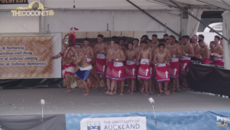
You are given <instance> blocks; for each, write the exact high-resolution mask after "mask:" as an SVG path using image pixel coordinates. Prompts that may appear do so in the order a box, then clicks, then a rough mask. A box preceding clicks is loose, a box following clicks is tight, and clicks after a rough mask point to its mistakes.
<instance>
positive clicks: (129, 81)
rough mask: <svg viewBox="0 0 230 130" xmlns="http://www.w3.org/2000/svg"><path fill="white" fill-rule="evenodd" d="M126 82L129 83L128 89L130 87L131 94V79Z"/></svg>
mask: <svg viewBox="0 0 230 130" xmlns="http://www.w3.org/2000/svg"><path fill="white" fill-rule="evenodd" d="M126 81H127V83H128V87H129V90H128V91H127V93H130V92H131V88H132V85H131V79H127V80H126Z"/></svg>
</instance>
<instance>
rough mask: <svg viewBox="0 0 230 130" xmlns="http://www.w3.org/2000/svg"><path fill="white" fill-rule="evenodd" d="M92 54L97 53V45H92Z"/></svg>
mask: <svg viewBox="0 0 230 130" xmlns="http://www.w3.org/2000/svg"><path fill="white" fill-rule="evenodd" d="M93 52H94V53H98V48H97V44H95V45H94V47H93Z"/></svg>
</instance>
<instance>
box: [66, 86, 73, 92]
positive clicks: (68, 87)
mask: <svg viewBox="0 0 230 130" xmlns="http://www.w3.org/2000/svg"><path fill="white" fill-rule="evenodd" d="M67 89H68V90H67V91H65V92H66V93H70V92H72V88H71V87H70V85H68V86H67Z"/></svg>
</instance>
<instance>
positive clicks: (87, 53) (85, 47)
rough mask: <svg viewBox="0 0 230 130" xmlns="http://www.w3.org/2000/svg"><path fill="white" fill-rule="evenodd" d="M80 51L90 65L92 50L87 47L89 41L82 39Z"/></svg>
mask: <svg viewBox="0 0 230 130" xmlns="http://www.w3.org/2000/svg"><path fill="white" fill-rule="evenodd" d="M82 51H83V52H84V54H85V57H86V59H87V62H88V63H89V64H91V65H92V59H93V58H94V53H93V48H92V47H91V46H89V39H88V38H85V39H84V47H83V48H82Z"/></svg>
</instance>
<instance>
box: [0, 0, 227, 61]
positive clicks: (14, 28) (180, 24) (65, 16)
mask: <svg viewBox="0 0 230 130" xmlns="http://www.w3.org/2000/svg"><path fill="white" fill-rule="evenodd" d="M28 1H29V3H31V2H33V1H40V2H41V3H42V4H43V5H44V7H45V8H48V9H52V10H54V11H55V16H54V17H12V14H11V9H13V8H17V7H27V6H28V5H27V4H10V5H0V18H1V20H0V28H1V29H0V33H13V32H17V33H18V32H23V33H25V32H27V33H28V32H46V31H47V30H48V28H47V26H48V25H49V31H51V32H67V31H69V29H70V28H71V27H77V28H79V31H83V32H86V31H97V32H100V31H105V30H107V29H109V30H111V31H144V32H147V33H148V32H151V33H155V32H161V33H168V34H173V33H172V32H171V31H169V30H167V29H165V27H164V26H162V25H161V24H159V22H156V21H155V20H153V19H151V18H150V17H148V16H146V15H145V14H144V13H142V12H141V11H140V10H138V9H137V8H136V7H134V6H133V5H132V4H130V3H129V2H128V1H127V0H28ZM129 1H131V2H132V3H134V4H135V5H137V6H139V7H140V8H142V9H144V10H146V11H147V12H148V13H149V14H150V15H151V16H153V17H154V18H156V19H158V20H159V21H161V22H162V23H163V24H164V25H166V26H167V27H169V28H170V29H172V30H173V31H175V32H176V33H177V34H180V33H182V34H188V35H190V36H191V35H192V34H194V32H196V31H197V27H198V25H199V22H198V21H197V20H195V19H194V18H192V17H191V16H190V15H189V16H188V19H187V20H186V19H183V18H182V16H183V15H184V14H186V13H184V12H183V11H181V10H180V9H179V8H178V7H177V6H176V5H175V4H173V2H172V1H174V2H175V3H176V4H178V5H179V6H181V7H182V8H186V9H188V11H189V12H190V13H192V14H194V15H195V16H196V17H197V18H198V19H200V17H201V14H202V11H204V10H205V11H209V10H210V11H216V10H221V11H225V10H229V9H230V0H129ZM224 20H225V19H224ZM107 25H109V27H108V28H107ZM227 36H229V35H226V37H227ZM225 51H226V50H225ZM227 60H229V59H225V62H230V61H227Z"/></svg>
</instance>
